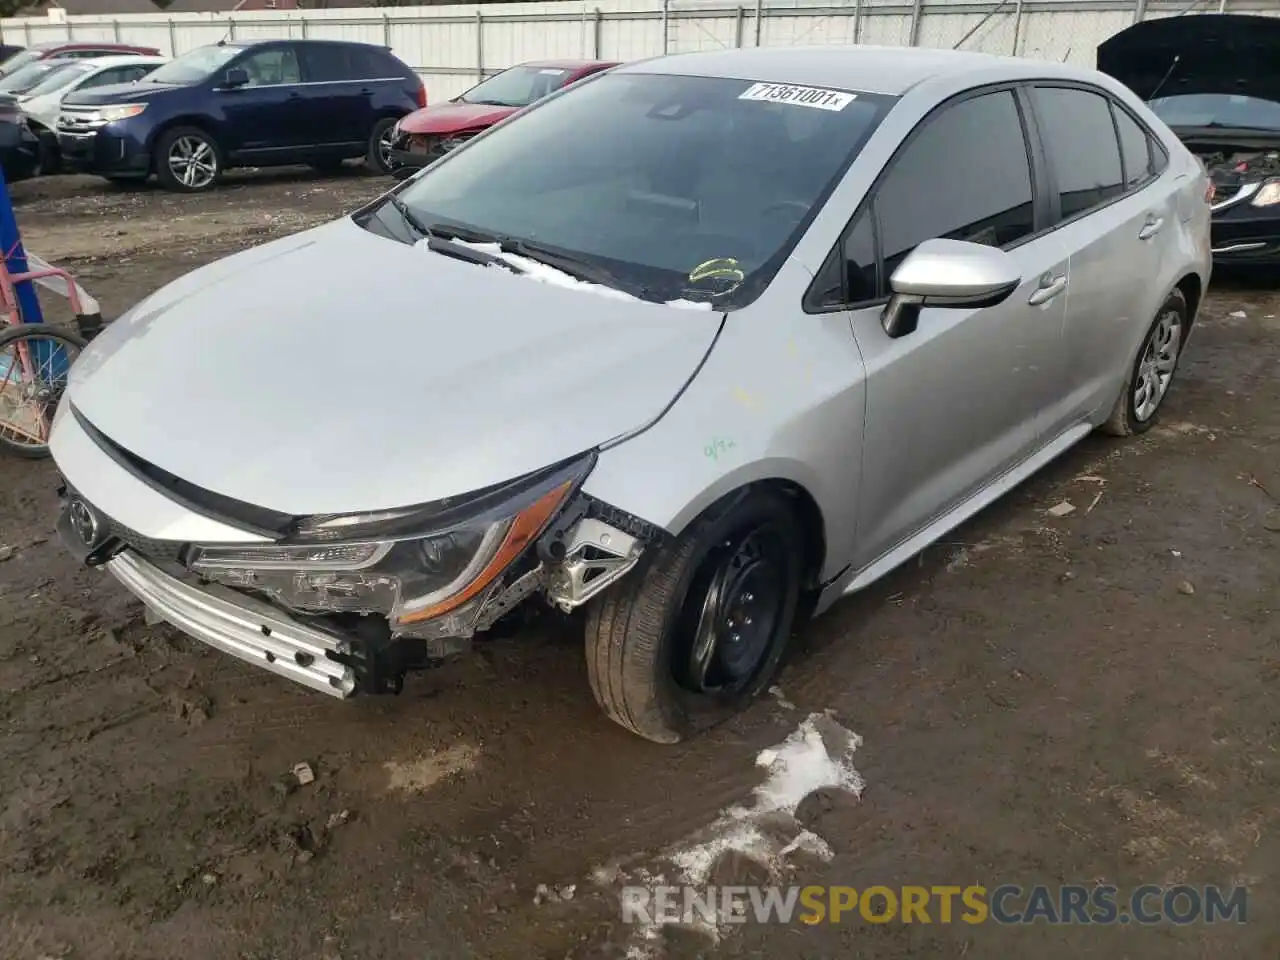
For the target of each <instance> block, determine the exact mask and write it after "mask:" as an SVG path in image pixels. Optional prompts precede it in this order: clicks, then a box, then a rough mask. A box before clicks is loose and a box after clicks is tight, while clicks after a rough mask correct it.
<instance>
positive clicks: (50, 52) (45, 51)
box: [0, 40, 160, 77]
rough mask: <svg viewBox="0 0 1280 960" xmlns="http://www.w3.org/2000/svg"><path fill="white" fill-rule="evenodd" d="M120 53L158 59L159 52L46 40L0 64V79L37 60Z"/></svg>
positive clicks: (124, 45) (129, 46)
mask: <svg viewBox="0 0 1280 960" xmlns="http://www.w3.org/2000/svg"><path fill="white" fill-rule="evenodd" d="M120 53H139V54H144V55H146V56H152V57H158V56H160V51H159V50H157V49H156V48H155V47H139V46H137V45H135V44H132V43H99V42H98V41H96V40H91V41H84V42H73V41H67V40H47V41H45V42H44V43H33V44H32V45H31V46H29V47H27V48H26V49H25V50H23V49H19V50H18V51H17V52H16V53H14V54H13V55H12V56H10V57H8V58H7V59H6V60H5V61H4V62H3V63H0V77H7V76H8V75H9V74H11V73H13V72H15V71H17V70H21V69H22V68H23V67H25V66H26V65H27V64H29V63H35V62H36V61H37V60H53V59H58V60H63V59H66V58H68V57H76V58H84V57H110V56H113V55H115V54H120Z"/></svg>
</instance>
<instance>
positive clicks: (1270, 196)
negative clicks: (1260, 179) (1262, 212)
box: [1249, 180, 1280, 207]
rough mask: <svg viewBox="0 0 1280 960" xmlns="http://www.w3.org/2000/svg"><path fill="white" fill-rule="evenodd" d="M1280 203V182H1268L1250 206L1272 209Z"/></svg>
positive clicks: (1250, 202) (1254, 197) (1259, 190)
mask: <svg viewBox="0 0 1280 960" xmlns="http://www.w3.org/2000/svg"><path fill="white" fill-rule="evenodd" d="M1277 203H1280V180H1268V181H1267V182H1266V183H1264V184H1263V185H1262V186H1261V187H1259V188H1258V192H1257V193H1255V194H1254V195H1253V199H1252V200H1250V201H1249V205H1250V206H1254V207H1271V206H1274V205H1275V204H1277Z"/></svg>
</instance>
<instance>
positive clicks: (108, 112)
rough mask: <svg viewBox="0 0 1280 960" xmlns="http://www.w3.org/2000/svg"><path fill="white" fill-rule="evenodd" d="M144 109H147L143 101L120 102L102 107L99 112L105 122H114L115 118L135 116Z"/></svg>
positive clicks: (125, 118) (126, 118)
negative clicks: (112, 105) (116, 104)
mask: <svg viewBox="0 0 1280 960" xmlns="http://www.w3.org/2000/svg"><path fill="white" fill-rule="evenodd" d="M145 109H147V105H146V104H145V103H122V104H119V105H118V106H114V107H103V108H102V110H101V111H99V114H100V116H101V117H102V119H103V120H105V121H106V122H107V123H114V122H115V121H116V120H128V119H129V118H130V117H136V116H137V115H138V114H140V113H141V112H142V111H143V110H145Z"/></svg>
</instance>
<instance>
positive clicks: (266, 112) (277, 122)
mask: <svg viewBox="0 0 1280 960" xmlns="http://www.w3.org/2000/svg"><path fill="white" fill-rule="evenodd" d="M237 68H239V69H242V70H244V71H245V73H246V74H248V77H249V82H248V83H247V84H245V85H244V86H241V87H236V88H234V89H225V88H220V89H219V90H218V92H217V93H216V96H217V97H218V98H219V99H218V103H219V105H220V106H221V108H222V111H223V116H224V119H225V123H226V131H227V137H226V139H227V141H228V142H227V143H226V144H225V146H226V147H227V149H228V150H229V151H230V152H231V153H232V154H233V155H234V156H235V157H236V159H238V160H240V161H245V160H257V161H259V162H272V161H279V162H284V161H285V160H286V159H287V158H288V157H289V156H290V155H292V154H294V153H296V152H297V151H298V149H299V148H301V147H302V146H304V145H305V144H306V142H307V141H306V136H307V132H308V131H307V126H306V124H305V122H304V111H303V110H301V109H299V108H300V107H301V106H302V102H303V87H302V70H301V67H300V66H299V63H298V54H297V50H296V48H295V47H294V45H293V44H291V43H278V44H271V45H270V46H264V47H255V48H254V49H253V50H251V51H249V52H248V53H246V54H245V55H244V56H242V57H239V58H237V59H235V60H233V61H231V62H230V63H229V64H227V69H228V70H234V69H237Z"/></svg>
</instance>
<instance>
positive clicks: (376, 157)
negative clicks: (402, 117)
mask: <svg viewBox="0 0 1280 960" xmlns="http://www.w3.org/2000/svg"><path fill="white" fill-rule="evenodd" d="M395 125H396V118H395V117H383V118H382V119H381V120H379V121H378V122H377V123H375V124H374V125H373V133H371V134H369V149H368V151H367V152H366V154H365V158H364V162H365V163H366V164H368V166H369V168H370V169H372V170H376V171H378V173H384V174H390V173H391V172H392V171H393V170H395V168H396V164H395V161H393V160H392V159H391V131H392V130H394V129H395Z"/></svg>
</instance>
